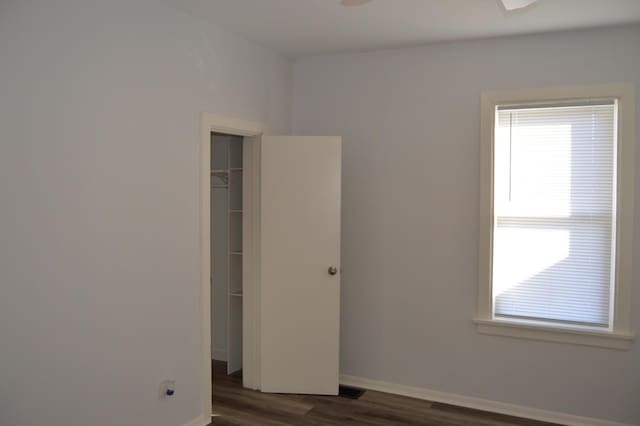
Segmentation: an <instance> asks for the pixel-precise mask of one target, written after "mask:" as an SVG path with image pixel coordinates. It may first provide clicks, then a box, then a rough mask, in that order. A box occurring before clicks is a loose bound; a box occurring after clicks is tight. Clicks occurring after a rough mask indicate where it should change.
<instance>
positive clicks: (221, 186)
mask: <svg viewBox="0 0 640 426" xmlns="http://www.w3.org/2000/svg"><path fill="white" fill-rule="evenodd" d="M211 187H212V188H229V185H211Z"/></svg>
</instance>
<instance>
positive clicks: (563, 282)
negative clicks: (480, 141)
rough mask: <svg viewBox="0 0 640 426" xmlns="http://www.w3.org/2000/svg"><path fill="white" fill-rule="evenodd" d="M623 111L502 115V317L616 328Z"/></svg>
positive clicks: (497, 277)
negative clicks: (619, 124) (618, 139)
mask: <svg viewBox="0 0 640 426" xmlns="http://www.w3.org/2000/svg"><path fill="white" fill-rule="evenodd" d="M615 134H616V105H615V103H614V101H609V102H607V101H605V102H601V103H600V104H597V103H591V104H588V105H571V106H560V105H559V106H542V107H536V106H529V107H522V106H518V107H499V108H498V109H497V111H496V128H495V150H494V231H493V236H494V240H493V292H492V293H493V309H494V315H495V316H496V317H497V318H498V317H508V318H520V319H533V320H543V321H556V322H569V323H576V324H586V325H591V326H601V327H607V326H609V322H610V305H611V303H612V300H611V293H612V287H613V282H614V276H613V274H614V270H615V269H614V267H613V265H614V258H615V252H614V247H615V216H616V215H615V208H616V193H615V191H616V136H615Z"/></svg>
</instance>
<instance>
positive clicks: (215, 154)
mask: <svg viewBox="0 0 640 426" xmlns="http://www.w3.org/2000/svg"><path fill="white" fill-rule="evenodd" d="M242 149H243V138H242V137H241V136H233V135H226V134H222V133H211V285H212V289H211V296H212V307H213V315H212V318H211V320H212V324H211V326H212V327H211V330H212V332H213V336H212V346H213V348H212V355H213V358H214V359H216V360H220V361H226V362H227V373H228V374H232V373H235V372H237V371H239V370H241V369H242V316H243V315H242V213H243V212H242V174H243V170H242V166H243V159H242V157H243V153H242Z"/></svg>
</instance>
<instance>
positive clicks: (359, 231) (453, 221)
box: [292, 26, 640, 423]
mask: <svg viewBox="0 0 640 426" xmlns="http://www.w3.org/2000/svg"><path fill="white" fill-rule="evenodd" d="M626 81H630V82H634V83H635V84H636V87H637V88H639V89H640V26H635V27H626V28H617V29H602V30H592V31H581V32H572V33H558V34H549V35H537V36H524V37H513V38H505V39H493V40H483V41H475V42H457V43H445V44H435V45H430V46H425V47H420V48H409V49H396V50H385V51H377V52H370V53H361V54H344V55H335V56H322V57H313V58H308V59H302V60H299V61H297V63H296V64H295V66H294V101H293V120H292V123H293V131H294V132H295V133H296V134H325V135H342V136H343V140H344V144H343V146H344V148H343V155H344V160H343V194H344V195H343V239H342V250H343V251H342V253H343V258H342V262H343V263H342V266H343V271H344V272H343V277H342V283H343V284H342V323H341V334H342V340H341V345H342V350H341V351H342V352H341V358H342V359H341V370H342V373H345V374H350V375H355V376H361V377H365V378H371V379H378V380H382V381H388V382H393V383H400V384H406V385H413V386H418V387H424V388H429V389H434V390H439V391H445V392H452V393H457V394H462V395H468V396H475V397H481V398H486V399H491V400H498V401H503V402H509V403H515V404H520V405H526V406H531V407H536V408H541V409H546V410H553V411H560V412H565V413H572V414H577V415H582V416H592V417H598V418H605V419H613V420H618V421H625V422H629V423H640V404H639V403H638V395H640V362H638V361H639V360H640V345H639V344H638V343H635V344H634V346H633V349H632V350H631V351H628V352H624V351H613V350H606V349H597V348H589V347H577V346H571V345H564V344H554V343H545V342H535V341H528V340H518V339H513V338H506V337H495V336H486V335H479V334H478V333H476V331H475V329H474V325H473V324H472V322H471V319H472V317H473V316H474V313H475V307H476V294H477V281H478V276H477V266H478V216H479V215H478V176H479V157H478V155H479V137H480V123H479V117H480V92H481V91H482V90H490V89H509V88H525V87H541V86H551V85H577V84H591V83H609V82H626ZM638 111H639V112H640V109H639V110H638ZM637 154H638V157H639V158H640V149H638V150H637ZM638 164H640V161H638ZM638 170H639V172H638V173H637V178H638V179H637V182H638V183H637V184H636V189H637V190H640V168H639V169H638ZM636 195H637V198H636V201H637V202H636V206H637V207H636V220H637V223H638V226H637V227H636V232H635V243H636V246H637V247H638V248H639V249H638V250H640V193H639V192H637V193H636ZM639 252H640V251H639ZM636 258H638V256H637V255H636ZM635 286H636V291H635V293H634V296H633V297H634V299H633V306H634V325H635V330H636V332H639V333H640V262H636V265H635Z"/></svg>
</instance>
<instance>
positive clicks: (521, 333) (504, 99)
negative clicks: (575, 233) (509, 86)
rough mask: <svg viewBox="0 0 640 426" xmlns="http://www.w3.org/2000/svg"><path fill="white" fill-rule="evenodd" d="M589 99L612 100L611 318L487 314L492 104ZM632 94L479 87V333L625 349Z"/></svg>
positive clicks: (622, 87) (615, 87)
mask: <svg viewBox="0 0 640 426" xmlns="http://www.w3.org/2000/svg"><path fill="white" fill-rule="evenodd" d="M593 99H616V100H617V101H618V172H617V173H618V180H617V189H618V193H617V195H618V197H617V217H616V229H617V240H616V265H615V267H616V272H615V277H616V279H615V284H614V291H613V300H612V306H613V321H612V324H610V328H609V329H608V330H602V329H599V328H596V327H586V326H579V325H575V326H574V325H570V324H560V323H555V322H543V321H530V320H520V319H505V318H496V317H495V316H494V314H493V306H492V304H493V297H492V264H493V258H492V256H493V204H494V203H493V159H494V144H495V139H494V130H495V117H496V114H495V111H496V108H497V107H498V106H505V105H516V104H518V105H520V104H528V103H531V104H535V103H549V102H564V101H567V102H571V101H574V102H575V101H585V100H593ZM635 120H636V113H635V95H634V86H633V85H632V84H607V85H595V86H576V87H554V88H544V89H526V90H507V91H491V92H483V93H482V99H481V123H480V125H481V141H480V238H479V243H480V247H479V268H478V269H479V280H478V311H477V316H476V318H475V319H474V322H475V324H476V328H477V331H478V332H480V333H483V334H493V335H499V336H510V337H517V338H527V339H534V340H544V341H552V342H562V343H571V344H578V345H587V346H598V347H604V348H612V349H622V350H628V349H629V348H630V347H631V343H632V340H633V338H634V334H633V332H632V330H631V287H632V282H633V281H632V279H633V278H632V272H633V235H634V234H633V218H634V168H635V153H634V151H635V143H636V140H635Z"/></svg>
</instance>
